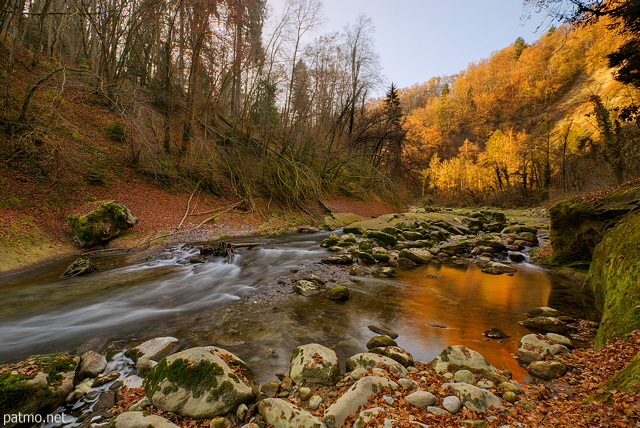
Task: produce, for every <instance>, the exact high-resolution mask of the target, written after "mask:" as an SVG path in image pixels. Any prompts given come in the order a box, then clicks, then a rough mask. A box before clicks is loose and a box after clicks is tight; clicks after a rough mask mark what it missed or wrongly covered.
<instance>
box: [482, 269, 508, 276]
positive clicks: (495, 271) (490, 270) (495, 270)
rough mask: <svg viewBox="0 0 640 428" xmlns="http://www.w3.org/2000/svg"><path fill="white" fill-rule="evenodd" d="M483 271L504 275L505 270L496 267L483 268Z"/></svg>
mask: <svg viewBox="0 0 640 428" xmlns="http://www.w3.org/2000/svg"><path fill="white" fill-rule="evenodd" d="M482 272H483V273H486V274H489V275H503V274H504V272H502V271H501V270H498V269H495V268H484V269H482Z"/></svg>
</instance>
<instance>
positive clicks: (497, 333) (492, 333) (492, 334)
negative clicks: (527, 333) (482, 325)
mask: <svg viewBox="0 0 640 428" xmlns="http://www.w3.org/2000/svg"><path fill="white" fill-rule="evenodd" d="M482 334H483V335H484V336H486V337H489V338H491V339H508V338H510V337H511V336H509V335H508V334H507V333H505V332H504V331H502V330H500V329H499V328H497V327H491V328H488V329H486V330H485V331H483V332H482Z"/></svg>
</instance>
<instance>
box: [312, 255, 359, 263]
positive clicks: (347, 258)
mask: <svg viewBox="0 0 640 428" xmlns="http://www.w3.org/2000/svg"><path fill="white" fill-rule="evenodd" d="M320 261H321V262H322V263H324V264H327V265H350V264H352V263H353V256H352V255H351V254H339V255H336V256H329V257H325V258H323V259H322V260H320Z"/></svg>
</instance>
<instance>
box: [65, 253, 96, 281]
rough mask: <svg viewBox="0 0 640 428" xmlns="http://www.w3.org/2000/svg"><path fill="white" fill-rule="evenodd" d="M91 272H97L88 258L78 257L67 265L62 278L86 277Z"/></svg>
mask: <svg viewBox="0 0 640 428" xmlns="http://www.w3.org/2000/svg"><path fill="white" fill-rule="evenodd" d="M93 272H98V268H97V267H96V265H94V264H93V262H92V261H91V260H89V259H88V258H86V257H80V258H79V259H77V260H76V261H74V262H73V263H71V264H70V265H69V267H68V268H67V270H65V271H64V273H63V274H62V276H64V277H66V278H73V277H74V276H82V275H87V274H90V273H93Z"/></svg>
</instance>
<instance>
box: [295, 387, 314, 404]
mask: <svg viewBox="0 0 640 428" xmlns="http://www.w3.org/2000/svg"><path fill="white" fill-rule="evenodd" d="M298 393H299V394H300V399H301V400H302V401H307V400H308V399H309V398H311V396H312V395H313V391H311V388H309V387H307V386H303V387H301V388H300V389H299V390H298Z"/></svg>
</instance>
